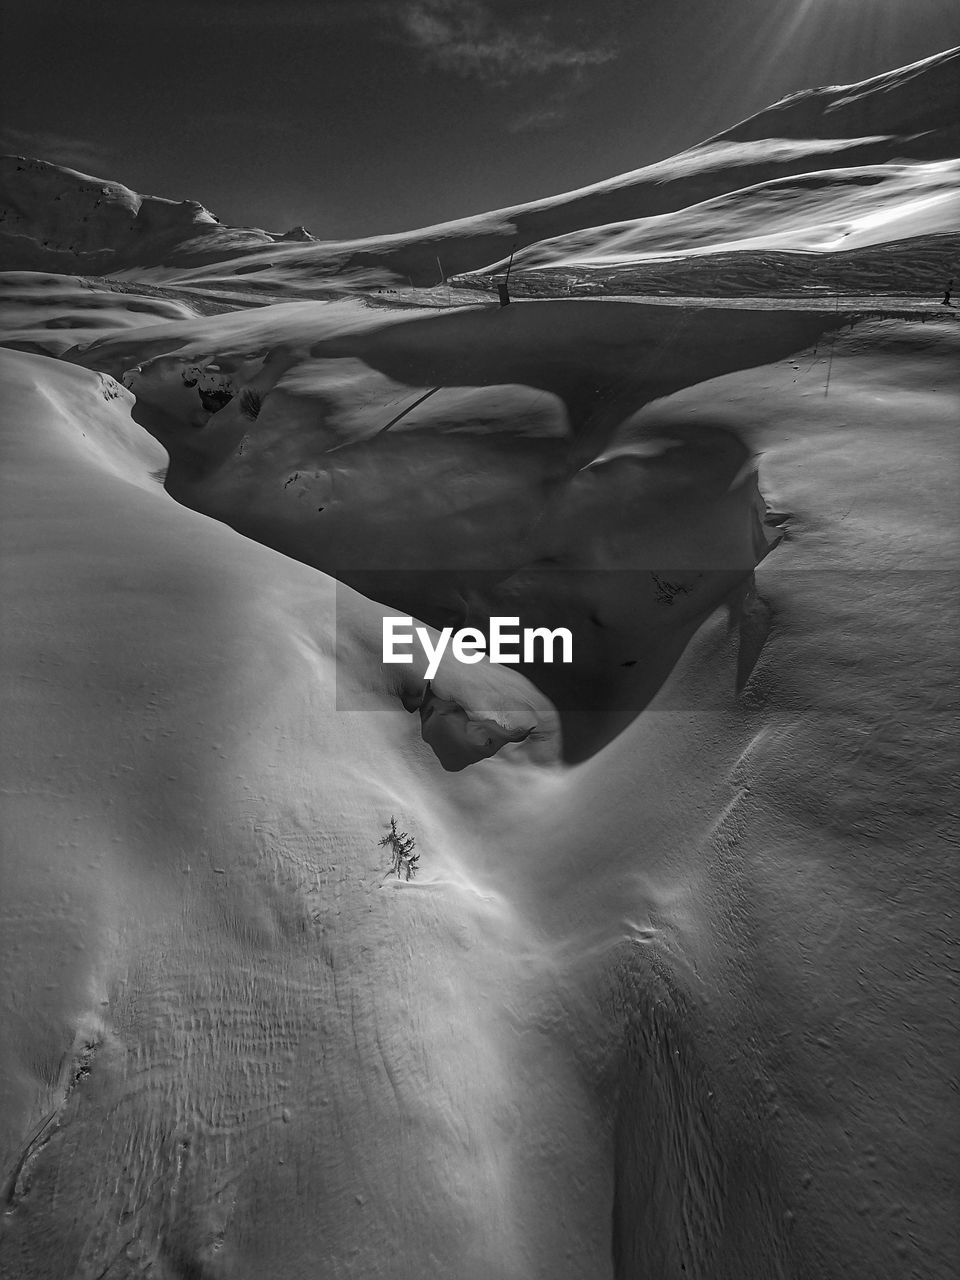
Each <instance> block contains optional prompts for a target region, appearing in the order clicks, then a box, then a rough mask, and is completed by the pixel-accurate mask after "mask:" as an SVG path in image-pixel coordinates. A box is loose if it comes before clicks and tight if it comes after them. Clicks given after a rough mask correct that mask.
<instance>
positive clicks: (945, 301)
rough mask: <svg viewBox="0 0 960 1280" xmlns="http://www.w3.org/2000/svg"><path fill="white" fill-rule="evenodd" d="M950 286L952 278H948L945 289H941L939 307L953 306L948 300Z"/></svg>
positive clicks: (951, 285) (951, 286)
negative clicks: (941, 295)
mask: <svg viewBox="0 0 960 1280" xmlns="http://www.w3.org/2000/svg"><path fill="white" fill-rule="evenodd" d="M952 288H953V281H952V280H948V281H947V287H946V289H944V291H943V301H942V302H941V303H940V305H941V307H952V306H953V303H952V302H951V301H950V290H951V289H952Z"/></svg>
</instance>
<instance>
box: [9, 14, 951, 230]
mask: <svg viewBox="0 0 960 1280" xmlns="http://www.w3.org/2000/svg"><path fill="white" fill-rule="evenodd" d="M3 5H4V8H3V33H2V34H3V40H4V45H5V47H6V50H7V52H6V56H5V58H4V74H5V85H4V88H3V90H2V95H3V96H2V99H0V104H2V125H3V136H2V138H0V142H2V143H3V146H2V148H0V149H2V150H4V151H16V152H23V153H26V154H30V155H36V156H39V157H40V158H42V159H47V160H54V161H56V162H58V163H61V164H68V165H71V166H72V167H73V168H78V169H81V170H83V171H84V172H87V173H92V174H94V175H95V176H97V177H103V178H112V179H116V180H118V181H120V182H124V183H126V184H127V185H128V186H131V187H133V188H134V189H136V190H138V191H142V192H146V193H150V194H153V195H162V196H168V197H170V198H173V199H194V200H199V201H200V202H201V203H202V204H204V205H206V206H207V207H208V208H209V209H211V210H212V211H213V212H214V213H215V214H217V215H218V216H219V217H220V218H221V219H222V220H223V221H224V222H227V223H232V224H234V225H239V226H263V227H266V228H268V229H270V230H273V231H282V230H286V229H287V228H289V227H291V226H294V225H296V224H297V223H303V224H305V225H306V226H307V228H308V229H309V230H310V231H312V232H313V234H314V235H317V236H320V237H323V238H328V237H330V238H340V237H346V236H351V235H372V234H376V233H380V232H387V231H401V230H406V229H408V228H412V227H418V226H426V225H429V224H430V223H433V222H440V221H444V220H445V219H448V218H454V217H459V216H463V215H468V214H471V213H480V212H483V211H485V210H489V209H496V208H501V207H503V206H505V205H509V204H515V203H519V202H521V201H524V200H533V199H537V198H539V197H541V196H548V195H555V194H558V193H559V192H562V191H569V190H572V189H574V188H576V187H579V186H584V185H586V184H587V183H590V182H597V181H601V180H602V179H604V178H608V177H612V176H614V175H615V174H618V173H623V172H626V171H629V170H631V169H636V168H639V167H640V166H641V165H643V164H646V163H648V162H649V161H651V160H656V159H659V158H661V157H663V156H667V155H671V154H673V153H674V152H676V151H678V150H680V149H682V148H683V147H686V146H690V145H692V144H693V143H696V142H699V141H701V140H702V139H703V138H705V137H707V136H709V135H710V134H712V133H716V132H719V131H720V130H721V129H724V128H726V127H728V126H729V125H731V124H733V123H735V122H736V121H737V120H740V119H742V118H743V117H744V116H747V115H750V114H752V113H753V112H755V111H758V110H760V109H762V108H763V107H765V106H767V105H769V103H771V102H773V101H775V100H776V99H777V98H779V97H782V96H783V95H784V94H786V93H790V92H792V91H794V90H796V89H803V88H810V87H812V86H815V85H822V84H837V83H847V82H849V81H852V80H859V79H863V78H864V77H866V76H870V75H875V74H877V73H878V72H881V71H887V70H890V69H891V68H893V67H896V66H900V65H902V64H903V63H906V62H912V61H916V60H917V59H919V58H923V57H926V56H928V55H929V54H932V53H936V52H938V51H940V50H942V49H945V48H948V47H951V46H955V45H960V0H633V2H631V0H559V2H557V3H547V2H546V0H390V2H385V0H312V2H310V0H262V2H261V0H234V2H233V3H227V2H226V0H154V2H153V3H151V2H150V0H123V2H117V0H3Z"/></svg>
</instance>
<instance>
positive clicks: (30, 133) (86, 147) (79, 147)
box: [0, 126, 116, 174]
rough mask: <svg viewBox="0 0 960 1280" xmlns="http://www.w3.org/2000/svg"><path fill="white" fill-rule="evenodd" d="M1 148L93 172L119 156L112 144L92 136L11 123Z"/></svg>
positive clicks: (2, 136)
mask: <svg viewBox="0 0 960 1280" xmlns="http://www.w3.org/2000/svg"><path fill="white" fill-rule="evenodd" d="M0 151H3V152H5V153H7V154H14V155H23V156H31V157H33V158H34V159H35V160H47V161H49V162H50V163H51V164H60V165H65V166H66V167H67V168H69V169H79V170H81V171H82V172H85V173H92V174H96V171H97V170H98V169H99V170H101V171H104V170H107V169H109V168H110V166H111V165H112V164H113V162H114V161H115V159H116V156H115V154H114V152H113V150H112V149H111V148H110V147H106V146H104V145H103V144H102V143H99V142H94V141H92V140H91V139H89V138H74V137H70V136H69V135H68V134H63V133H56V132H53V131H51V130H45V129H16V128H13V127H12V126H6V127H4V128H3V129H0Z"/></svg>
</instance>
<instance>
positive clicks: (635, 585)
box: [74, 302, 843, 759]
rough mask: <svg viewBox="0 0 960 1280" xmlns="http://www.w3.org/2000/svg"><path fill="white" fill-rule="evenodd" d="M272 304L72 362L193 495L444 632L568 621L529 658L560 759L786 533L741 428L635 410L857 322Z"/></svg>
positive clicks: (660, 669) (545, 306)
mask: <svg viewBox="0 0 960 1280" xmlns="http://www.w3.org/2000/svg"><path fill="white" fill-rule="evenodd" d="M273 310H274V309H273V308H265V309H262V310H260V311H258V312H255V313H253V314H252V315H250V316H249V317H248V319H247V323H246V325H245V326H244V325H241V324H240V322H239V321H238V320H237V319H236V318H228V317H223V318H220V319H214V320H211V321H210V322H208V328H207V330H206V334H205V338H206V341H205V345H204V346H203V347H201V345H200V344H199V343H198V342H197V341H196V339H195V338H194V337H193V334H192V332H191V330H192V329H193V326H187V327H186V329H185V330H183V329H181V330H180V332H179V333H177V330H178V328H180V327H179V326H176V325H172V326H168V336H167V340H166V347H167V349H166V350H165V351H163V352H162V353H161V352H160V351H156V350H155V347H154V343H155V341H159V339H155V338H154V336H153V332H154V331H151V330H147V331H145V332H144V333H143V335H142V339H141V341H142V342H143V347H144V350H145V351H147V352H151V353H152V354H150V355H149V357H148V358H147V359H141V360H139V361H138V362H137V363H136V364H132V363H131V362H132V361H133V360H134V359H135V358H136V355H137V351H136V348H137V346H138V338H137V337H136V336H131V337H130V338H127V337H126V336H123V335H121V336H120V337H118V338H115V339H106V340H103V341H100V342H96V343H94V344H91V345H90V346H88V347H86V348H84V349H83V350H82V351H78V352H76V353H75V357H74V358H76V359H77V360H80V361H82V362H83V363H85V364H87V365H89V366H91V367H93V368H98V369H101V370H103V371H105V372H109V373H111V374H112V375H113V376H114V377H116V378H118V379H120V380H122V381H123V383H124V385H125V386H127V387H128V388H130V389H131V390H132V391H133V392H134V393H135V395H136V396H137V401H138V407H137V416H138V417H139V419H140V421H142V422H143V423H144V425H146V426H148V427H149V429H151V430H152V431H154V432H155V434H156V435H157V437H158V439H160V440H162V442H163V443H164V445H165V447H166V448H167V449H168V450H169V451H170V455H171V467H170V471H169V473H168V476H167V487H168V489H169V490H170V492H171V493H172V494H173V495H174V496H175V497H177V498H178V500H180V501H181V502H185V503H187V504H188V505H190V506H193V507H195V508H196V509H198V510H202V511H204V512H206V513H207V514H210V515H214V516H216V517H217V518H218V519H221V520H224V521H226V522H227V523H229V524H231V525H232V526H233V527H234V528H236V529H238V530H239V531H241V532H243V533H246V534H247V535H248V536H250V537H254V538H256V539H257V541H260V542H264V543H266V544H267V545H269V546H273V547H275V548H277V549H278V550H281V551H283V552H284V553H285V554H287V555H292V556H294V557H295V558H297V559H299V560H303V561H304V562H306V563H307V564H312V565H314V566H315V567H317V568H320V569H323V570H324V572H327V573H330V574H332V575H333V576H335V577H337V578H338V579H340V580H341V581H343V582H346V583H349V584H350V585H351V586H353V587H355V588H356V589H357V590H359V591H361V592H362V593H363V594H365V595H367V596H369V597H371V598H372V599H376V600H379V601H381V602H383V603H384V604H387V605H389V606H391V607H393V608H395V609H396V610H398V611H399V612H400V613H401V614H407V613H409V614H412V615H415V616H417V617H419V618H422V619H424V620H426V621H428V622H430V623H431V624H432V625H434V626H437V627H442V626H448V625H449V626H452V627H454V629H456V628H458V627H461V626H478V625H479V626H481V627H486V626H487V623H488V620H489V618H490V617H491V616H507V617H513V616H516V617H519V618H520V620H521V626H538V627H540V626H543V627H547V628H548V629H550V630H552V629H554V628H555V627H558V626H565V627H567V628H572V630H573V633H574V636H575V646H574V647H575V652H574V659H573V663H572V665H570V666H565V665H560V664H555V665H550V664H546V663H541V664H538V665H536V666H534V667H524V668H523V669H524V670H525V671H526V673H527V674H528V675H529V676H530V677H531V679H532V680H533V681H534V683H535V684H537V685H538V686H539V687H540V688H541V689H542V690H543V691H544V692H545V693H546V694H547V696H548V697H549V698H550V699H551V701H552V702H553V703H554V704H555V705H556V706H557V707H558V709H559V710H560V714H561V718H562V722H563V731H564V750H565V752H566V754H567V758H568V759H578V758H582V757H583V755H584V754H586V753H589V752H592V751H595V750H597V749H598V748H599V747H601V746H603V745H604V743H605V742H607V741H609V739H610V737H611V736H613V735H614V734H615V733H617V732H619V731H620V730H621V729H622V728H623V727H624V726H625V725H626V724H629V722H630V721H631V720H632V719H633V717H634V716H635V715H636V714H637V713H638V712H639V711H640V710H641V709H642V708H643V706H644V705H646V703H647V702H649V700H650V699H651V698H652V697H653V695H654V694H655V693H656V690H657V688H658V687H659V686H660V684H661V683H662V681H663V680H664V679H665V677H666V676H667V674H668V673H669V671H670V669H671V667H672V665H673V664H674V663H675V661H676V659H677V657H678V656H679V654H680V652H682V649H683V647H684V645H685V644H686V643H687V641H688V640H689V638H690V636H691V635H692V634H693V632H694V631H695V630H696V627H697V626H698V625H699V624H700V623H701V622H702V621H703V619H704V617H706V616H707V615H708V614H709V613H710V612H712V611H713V610H714V609H715V608H716V607H717V606H718V605H719V604H720V603H721V602H723V601H724V600H728V599H729V600H730V601H731V608H732V609H734V613H735V616H736V618H737V620H738V621H739V618H740V604H739V595H737V594H736V593H738V592H741V591H742V590H745V589H748V584H749V581H750V578H751V575H752V572H753V569H754V567H755V565H756V564H757V563H758V561H759V560H760V559H762V557H763V556H764V555H765V554H766V552H767V550H768V546H769V543H770V542H771V541H775V536H774V535H771V536H770V537H769V538H768V537H767V536H765V534H764V532H763V530H764V524H763V520H764V504H763V500H762V498H761V497H760V495H759V493H758V491H757V485H756V479H755V477H754V475H753V469H752V468H751V467H750V465H749V457H748V454H747V451H746V450H745V449H744V448H743V446H742V445H741V444H740V443H739V442H738V440H737V439H736V437H735V436H731V435H730V434H728V433H724V432H715V433H713V434H712V435H710V436H705V435H704V434H703V433H702V432H699V433H698V432H690V431H688V430H686V429H684V428H678V429H677V431H676V432H674V433H672V434H671V436H670V437H669V438H668V439H667V440H659V439H656V438H654V439H653V440H652V441H651V440H650V439H645V438H644V434H643V432H642V430H641V432H640V433H639V436H638V434H637V433H635V432H633V431H632V430H631V425H632V423H633V422H634V420H635V418H636V415H637V414H638V412H639V411H640V410H641V409H642V408H643V406H644V405H646V404H648V403H650V402H651V401H653V400H656V399H659V398H661V397H663V396H665V395H669V394H671V393H672V392H675V391H677V390H679V389H680V388H681V387H684V386H689V385H691V384H693V383H697V382H701V381H706V380H708V379H709V378H711V377H716V376H718V375H720V374H724V373H728V372H730V371H732V370H735V369H738V368H743V367H747V366H750V365H753V364H757V363H763V362H766V361H769V360H770V359H773V358H776V357H778V356H783V355H785V354H787V353H788V352H791V351H795V350H800V349H803V348H805V347H808V346H810V345H811V344H812V343H813V342H814V341H815V340H816V339H817V338H818V337H820V336H822V335H823V334H825V333H827V332H829V331H830V330H831V329H834V328H836V327H837V326H838V325H839V324H840V323H842V322H843V321H842V318H840V317H835V316H833V315H830V314H827V315H826V316H824V315H817V314H809V313H803V312H795V313H791V312H782V313H778V314H773V315H770V314H759V315H758V314H750V313H744V312H742V311H740V312H716V313H711V312H702V311H701V312H695V311H690V312H678V313H676V314H674V315H672V316H670V317H669V320H670V323H669V324H668V325H666V326H665V325H664V318H665V317H664V313H663V312H662V310H660V309H658V308H655V307H642V306H637V305H633V304H627V303H606V304H595V303H573V302H564V303H539V304H529V305H524V306H518V307H515V308H512V309H510V310H508V311H506V312H501V311H499V310H492V309H467V310H460V311H456V312H447V313H444V314H442V315H438V316H433V317H422V316H416V315H409V314H407V315H402V314H401V315H398V316H395V317H391V318H389V319H385V318H384V317H383V316H382V315H378V314H377V313H375V312H369V311H368V312H366V313H363V312H361V311H359V310H358V309H356V308H350V307H347V306H340V307H333V308H329V307H325V306H324V305H323V304H320V305H318V306H315V307H313V308H310V307H308V306H302V307H301V308H299V309H297V308H290V307H279V308H277V309H276V310H277V313H278V314H277V317H276V321H275V322H273V323H271V321H272V317H271V314H270V313H271V312H272V311H273ZM338 319H339V320H340V321H341V323H342V324H343V329H342V331H338V330H337V328H336V324H337V320H338ZM297 324H299V329H297V328H296V327H295V326H296V325H297ZM322 334H325V335H327V336H321V335H322ZM278 339H281V340H280V341H277V340H278ZM274 342H276V345H273V343H274ZM218 389H219V394H222V396H223V398H224V399H226V400H227V403H226V404H225V406H224V407H223V408H220V409H219V411H216V410H217V409H218V408H219V402H217V401H211V398H210V397H211V395H213V394H214V393H218ZM251 392H252V393H254V394H255V398H256V404H257V411H256V416H255V417H253V416H252V415H251V413H250V410H249V401H248V402H247V405H246V407H245V402H244V394H246V395H248V396H249V395H250V393H251ZM212 410H213V412H211V411H212ZM391 423H392V424H393V425H392V426H391V425H390V424H391ZM198 428H199V429H200V430H199V431H198Z"/></svg>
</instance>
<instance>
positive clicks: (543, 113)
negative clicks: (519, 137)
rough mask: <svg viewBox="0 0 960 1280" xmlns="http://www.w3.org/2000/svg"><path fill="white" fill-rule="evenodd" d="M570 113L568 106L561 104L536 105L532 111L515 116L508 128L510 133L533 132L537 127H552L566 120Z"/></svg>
mask: <svg viewBox="0 0 960 1280" xmlns="http://www.w3.org/2000/svg"><path fill="white" fill-rule="evenodd" d="M568 114H569V112H568V111H567V109H566V107H564V106H562V105H560V104H557V106H554V107H534V108H533V109H532V110H531V111H524V112H523V113H522V114H521V115H518V116H515V117H514V119H513V120H511V121H510V122H509V123H508V125H507V129H508V131H509V132H510V133H533V132H534V131H535V130H537V129H551V128H553V126H554V125H556V124H559V123H560V121H561V120H565V119H566V118H567V115H568Z"/></svg>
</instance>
